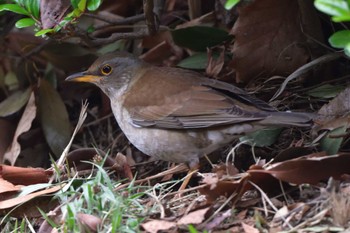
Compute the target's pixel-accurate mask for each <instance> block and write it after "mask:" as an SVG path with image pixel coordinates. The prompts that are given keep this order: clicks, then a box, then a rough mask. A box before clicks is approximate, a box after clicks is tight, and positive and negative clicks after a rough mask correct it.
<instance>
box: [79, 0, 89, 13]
mask: <svg viewBox="0 0 350 233" xmlns="http://www.w3.org/2000/svg"><path fill="white" fill-rule="evenodd" d="M86 1H87V0H80V2H79V3H78V9H79V10H80V11H82V12H84V11H85V9H86Z"/></svg>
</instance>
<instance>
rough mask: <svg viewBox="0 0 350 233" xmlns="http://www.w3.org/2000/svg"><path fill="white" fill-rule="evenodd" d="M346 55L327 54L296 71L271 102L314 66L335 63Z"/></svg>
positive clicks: (285, 81)
mask: <svg viewBox="0 0 350 233" xmlns="http://www.w3.org/2000/svg"><path fill="white" fill-rule="evenodd" d="M343 56H344V55H343V54H342V53H330V54H326V55H324V56H322V57H319V58H317V59H315V60H313V61H311V62H309V63H307V64H305V65H303V66H301V67H299V68H298V69H297V70H296V71H294V72H293V73H292V74H291V75H289V76H288V77H287V78H286V80H284V82H283V83H282V85H281V87H280V88H279V89H278V91H277V92H276V93H275V95H274V96H273V97H272V98H271V99H270V102H271V101H273V100H275V99H276V98H277V97H278V96H280V95H281V94H282V92H283V91H284V89H286V86H287V84H288V83H289V82H290V81H291V80H293V79H295V78H297V77H299V76H300V75H302V74H305V73H306V72H308V71H309V70H311V69H312V68H313V67H314V66H316V65H321V64H323V63H326V62H330V61H333V60H335V59H338V58H340V57H343Z"/></svg>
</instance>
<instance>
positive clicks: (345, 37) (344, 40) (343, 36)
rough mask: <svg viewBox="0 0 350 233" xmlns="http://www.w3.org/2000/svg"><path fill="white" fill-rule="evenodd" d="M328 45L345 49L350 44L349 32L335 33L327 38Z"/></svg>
mask: <svg viewBox="0 0 350 233" xmlns="http://www.w3.org/2000/svg"><path fill="white" fill-rule="evenodd" d="M329 43H330V44H331V45H332V46H333V47H335V48H341V49H343V48H345V47H346V46H347V45H348V44H349V43H350V30H341V31H337V32H335V33H334V34H333V35H332V36H331V37H329Z"/></svg>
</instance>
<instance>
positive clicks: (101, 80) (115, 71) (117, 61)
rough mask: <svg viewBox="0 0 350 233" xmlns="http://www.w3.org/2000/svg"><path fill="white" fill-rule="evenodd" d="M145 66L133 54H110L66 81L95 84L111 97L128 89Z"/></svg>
mask: <svg viewBox="0 0 350 233" xmlns="http://www.w3.org/2000/svg"><path fill="white" fill-rule="evenodd" d="M143 65H145V64H144V62H142V61H141V60H140V59H138V58H136V57H135V56H133V55H132V54H129V53H123V52H116V53H110V54H106V55H104V56H101V57H100V58H98V59H97V60H96V61H95V62H94V63H93V64H92V65H91V66H90V67H89V69H88V70H86V71H83V72H79V73H75V74H72V75H70V76H68V77H67V78H66V81H74V82H89V83H93V84H95V85H97V86H98V87H99V88H100V89H101V90H102V91H103V92H105V93H106V94H107V95H108V96H110V97H111V96H112V95H113V94H115V93H117V92H119V91H120V90H122V89H123V88H127V87H128V85H129V84H130V82H131V81H132V79H133V77H136V76H137V73H138V72H140V69H142V67H143Z"/></svg>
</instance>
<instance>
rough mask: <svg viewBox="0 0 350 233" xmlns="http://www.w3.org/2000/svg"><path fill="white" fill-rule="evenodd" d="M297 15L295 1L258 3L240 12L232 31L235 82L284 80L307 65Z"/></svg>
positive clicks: (300, 23) (263, 1) (307, 56)
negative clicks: (262, 79) (270, 78)
mask: <svg viewBox="0 0 350 233" xmlns="http://www.w3.org/2000/svg"><path fill="white" fill-rule="evenodd" d="M299 15H300V11H299V5H298V1H295V0H280V1H275V0H259V1H253V2H252V3H251V4H249V5H247V6H245V7H243V8H241V9H239V17H238V20H237V21H236V23H235V25H234V27H233V28H232V31H231V33H232V34H233V35H234V36H235V38H236V40H235V43H234V45H233V54H234V58H233V61H232V64H231V65H232V67H233V68H234V69H235V71H236V81H237V82H249V81H250V80H251V79H253V78H256V77H258V76H265V77H270V76H274V75H280V76H286V75H288V74H290V73H292V72H293V71H294V70H296V69H297V68H298V67H300V66H301V65H303V64H305V63H306V62H307V61H308V59H309V55H308V54H307V53H306V49H305V48H303V47H302V46H301V45H303V44H304V43H305V42H306V39H305V37H304V34H303V32H302V28H301V26H300V25H302V22H300V18H301V17H299Z"/></svg>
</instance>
